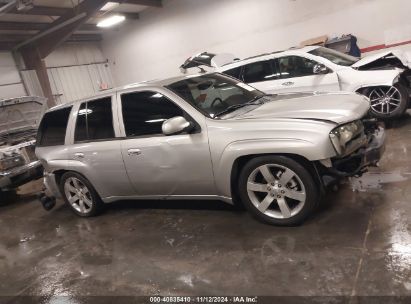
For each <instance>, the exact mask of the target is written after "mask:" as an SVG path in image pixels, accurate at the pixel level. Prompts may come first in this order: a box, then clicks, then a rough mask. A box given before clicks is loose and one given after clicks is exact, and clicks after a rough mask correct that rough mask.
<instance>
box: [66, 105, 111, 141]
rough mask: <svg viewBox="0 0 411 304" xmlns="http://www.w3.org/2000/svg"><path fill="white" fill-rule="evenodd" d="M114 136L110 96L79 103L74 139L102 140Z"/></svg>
mask: <svg viewBox="0 0 411 304" xmlns="http://www.w3.org/2000/svg"><path fill="white" fill-rule="evenodd" d="M112 138H114V128H113V113H112V109H111V97H105V98H102V99H97V100H93V101H88V102H84V103H82V104H81V105H80V109H79V111H78V113H77V122H76V130H75V134H74V140H75V141H76V142H79V141H89V140H104V139H112Z"/></svg>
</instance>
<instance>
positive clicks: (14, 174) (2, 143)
mask: <svg viewBox="0 0 411 304" xmlns="http://www.w3.org/2000/svg"><path fill="white" fill-rule="evenodd" d="M44 109H45V99H44V98H42V97H33V96H27V97H19V98H12V99H7V100H0V192H1V191H8V190H13V189H14V188H17V187H19V186H21V185H23V184H25V183H27V182H29V181H30V180H33V179H37V178H40V177H41V176H42V175H43V168H42V166H41V163H40V161H38V160H37V157H36V155H35V153H34V149H35V145H36V140H35V139H36V133H37V125H38V122H39V119H40V117H41V115H42V114H43V112H44Z"/></svg>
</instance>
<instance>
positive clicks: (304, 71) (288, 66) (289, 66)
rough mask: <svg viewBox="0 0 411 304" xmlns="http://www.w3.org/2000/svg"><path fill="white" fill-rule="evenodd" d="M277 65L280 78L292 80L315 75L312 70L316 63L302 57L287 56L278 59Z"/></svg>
mask: <svg viewBox="0 0 411 304" xmlns="http://www.w3.org/2000/svg"><path fill="white" fill-rule="evenodd" d="M278 64H279V66H280V74H281V78H293V77H303V76H310V75H315V74H314V72H313V69H314V66H315V65H316V64H317V62H315V61H314V60H310V59H307V58H304V57H299V56H287V57H281V58H278Z"/></svg>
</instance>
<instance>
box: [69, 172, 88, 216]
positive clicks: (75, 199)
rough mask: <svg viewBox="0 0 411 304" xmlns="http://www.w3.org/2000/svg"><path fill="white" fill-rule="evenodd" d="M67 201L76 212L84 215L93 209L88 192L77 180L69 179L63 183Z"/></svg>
mask: <svg viewBox="0 0 411 304" xmlns="http://www.w3.org/2000/svg"><path fill="white" fill-rule="evenodd" d="M64 193H65V195H66V198H67V201H68V202H69V203H70V205H71V206H72V207H73V208H74V209H75V210H76V211H78V212H80V213H83V214H86V213H88V212H90V210H91V208H92V207H93V198H92V197H91V193H90V190H89V189H88V188H87V186H86V185H84V184H83V183H82V182H81V181H80V180H79V179H78V178H75V177H69V178H68V179H67V180H66V181H65V183H64Z"/></svg>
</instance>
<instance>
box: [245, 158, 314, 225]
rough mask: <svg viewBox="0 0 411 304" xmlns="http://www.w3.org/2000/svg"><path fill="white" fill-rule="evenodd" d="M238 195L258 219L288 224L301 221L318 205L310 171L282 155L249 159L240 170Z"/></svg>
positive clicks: (270, 222)
mask: <svg viewBox="0 0 411 304" xmlns="http://www.w3.org/2000/svg"><path fill="white" fill-rule="evenodd" d="M239 189H240V191H239V192H240V197H241V200H242V202H243V203H244V205H245V207H246V208H247V209H248V210H249V211H250V212H251V213H252V214H253V215H254V216H255V217H256V218H257V219H258V220H260V221H263V222H265V223H269V224H273V225H280V226H289V225H297V224H300V223H302V222H303V221H304V220H305V219H306V218H307V217H308V216H309V215H310V214H311V213H312V212H313V211H314V210H315V209H316V207H317V206H318V201H319V194H318V188H317V186H316V184H315V181H314V179H313V177H312V175H311V174H310V172H309V171H308V170H307V169H306V168H304V167H303V166H302V165H301V164H300V163H298V162H296V161H295V160H293V159H291V158H288V157H284V156H262V157H258V158H254V159H252V160H251V161H249V162H248V163H247V164H246V165H245V166H244V168H243V169H242V171H241V173H240V179H239Z"/></svg>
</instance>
